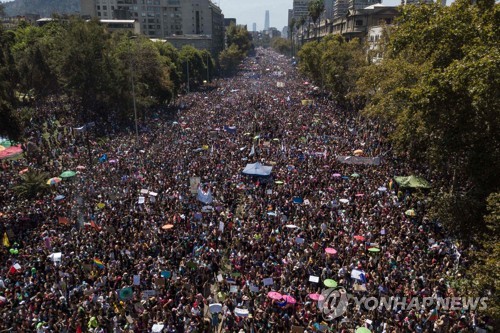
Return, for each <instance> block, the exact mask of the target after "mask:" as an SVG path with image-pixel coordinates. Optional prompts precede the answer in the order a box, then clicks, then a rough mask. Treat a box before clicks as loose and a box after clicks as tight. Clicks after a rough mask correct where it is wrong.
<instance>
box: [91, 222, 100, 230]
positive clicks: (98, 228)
mask: <svg viewBox="0 0 500 333" xmlns="http://www.w3.org/2000/svg"><path fill="white" fill-rule="evenodd" d="M90 226H91V227H92V228H94V229H95V230H97V231H101V227H100V226H98V225H97V224H96V223H95V222H94V221H90Z"/></svg>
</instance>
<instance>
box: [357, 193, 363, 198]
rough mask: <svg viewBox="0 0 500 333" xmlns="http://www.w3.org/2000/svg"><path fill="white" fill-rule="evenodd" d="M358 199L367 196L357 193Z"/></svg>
mask: <svg viewBox="0 0 500 333" xmlns="http://www.w3.org/2000/svg"><path fill="white" fill-rule="evenodd" d="M356 196H357V197H364V196H365V195H364V194H363V193H356Z"/></svg>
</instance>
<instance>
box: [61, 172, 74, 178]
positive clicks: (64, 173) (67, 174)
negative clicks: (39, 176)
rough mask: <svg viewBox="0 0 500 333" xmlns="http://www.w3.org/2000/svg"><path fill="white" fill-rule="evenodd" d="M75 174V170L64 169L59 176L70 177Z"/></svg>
mask: <svg viewBox="0 0 500 333" xmlns="http://www.w3.org/2000/svg"><path fill="white" fill-rule="evenodd" d="M75 175H76V172H74V171H64V172H63V173H61V175H60V176H59V177H61V178H71V177H74V176H75Z"/></svg>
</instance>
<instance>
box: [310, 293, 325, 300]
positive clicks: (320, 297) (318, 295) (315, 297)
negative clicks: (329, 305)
mask: <svg viewBox="0 0 500 333" xmlns="http://www.w3.org/2000/svg"><path fill="white" fill-rule="evenodd" d="M308 296H309V298H310V299H312V300H313V301H320V300H321V301H322V300H324V299H325V297H324V296H323V295H320V294H309V295H308Z"/></svg>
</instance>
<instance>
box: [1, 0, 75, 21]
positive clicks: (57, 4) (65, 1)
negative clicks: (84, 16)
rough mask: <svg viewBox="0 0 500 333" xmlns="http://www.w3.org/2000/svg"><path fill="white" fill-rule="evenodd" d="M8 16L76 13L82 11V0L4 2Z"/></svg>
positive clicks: (17, 0)
mask: <svg viewBox="0 0 500 333" xmlns="http://www.w3.org/2000/svg"><path fill="white" fill-rule="evenodd" d="M3 5H4V7H5V14H6V15H7V16H18V15H21V16H22V15H25V14H38V15H40V16H41V17H50V16H52V14H54V13H57V14H76V13H79V12H80V0H14V1H11V2H5V3H3Z"/></svg>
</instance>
